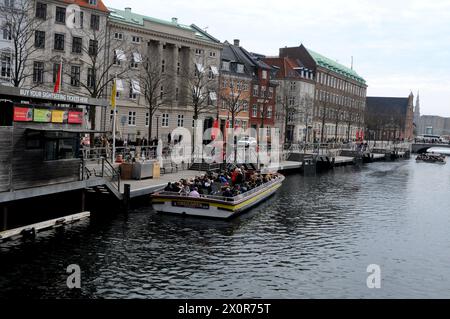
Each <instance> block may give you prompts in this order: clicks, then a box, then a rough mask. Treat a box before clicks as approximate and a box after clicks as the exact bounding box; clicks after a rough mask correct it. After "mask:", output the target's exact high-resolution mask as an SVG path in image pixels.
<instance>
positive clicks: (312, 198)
mask: <svg viewBox="0 0 450 319" xmlns="http://www.w3.org/2000/svg"><path fill="white" fill-rule="evenodd" d="M449 191H450V165H447V166H437V165H436V166H434V165H428V164H416V163H415V162H414V161H404V162H395V163H377V164H371V165H369V166H365V167H363V168H357V167H351V168H344V169H337V170H335V171H334V172H330V173H326V174H323V175H320V176H317V177H314V178H305V177H301V176H290V177H288V179H287V180H286V182H285V184H284V185H283V187H282V189H280V191H279V192H278V193H277V194H276V195H275V196H274V197H273V198H272V199H270V200H269V201H267V202H265V203H263V204H262V205H260V206H258V207H257V208H256V209H254V210H253V211H251V212H249V213H248V214H246V215H243V216H241V217H239V218H237V219H235V220H232V221H230V222H224V221H211V220H200V219H190V218H187V219H183V218H179V217H173V216H163V215H157V214H155V213H154V212H152V211H151V209H149V208H142V209H139V210H137V211H136V212H134V213H132V214H130V215H129V216H128V217H125V216H117V217H115V218H113V219H110V220H106V221H105V220H102V221H96V220H93V221H90V222H85V223H83V224H79V225H77V226H74V227H71V228H68V229H67V230H65V231H64V232H59V233H49V234H48V235H46V236H45V237H39V238H38V239H37V240H36V241H35V242H24V243H20V242H19V243H9V244H6V245H5V244H3V245H1V246H0V256H1V260H2V262H1V264H0V274H1V275H0V288H1V292H0V297H12V296H29V297H33V298H241V297H245V298H259V297H261V298H308V297H312V298H373V297H375V298H381V297H394V298H416V297H426V298H427V297H434V298H449V297H450V293H449V287H450V271H449V268H448V265H449V262H450V232H449V230H450V209H449V207H450V196H449V195H450V192H449ZM70 264H79V265H80V266H81V269H82V289H81V291H79V292H73V291H69V290H68V289H67V288H65V282H66V278H67V274H66V273H65V268H66V267H67V266H68V265H70ZM369 264H379V265H380V266H381V267H382V277H383V283H382V285H383V286H382V289H381V290H376V291H374V290H369V289H367V286H366V278H367V275H368V274H367V273H366V268H367V266H368V265H369Z"/></svg>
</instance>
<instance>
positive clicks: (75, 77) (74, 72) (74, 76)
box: [70, 65, 81, 86]
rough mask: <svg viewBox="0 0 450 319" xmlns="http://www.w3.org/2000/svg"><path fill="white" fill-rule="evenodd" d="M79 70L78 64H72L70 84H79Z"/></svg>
mask: <svg viewBox="0 0 450 319" xmlns="http://www.w3.org/2000/svg"><path fill="white" fill-rule="evenodd" d="M80 72H81V68H80V67H79V66H78V65H72V68H71V71H70V85H72V86H80Z"/></svg>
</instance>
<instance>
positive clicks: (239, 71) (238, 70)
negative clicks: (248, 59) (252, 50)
mask: <svg viewBox="0 0 450 319" xmlns="http://www.w3.org/2000/svg"><path fill="white" fill-rule="evenodd" d="M236 68H237V69H236V72H237V73H244V65H243V64H238V65H237V67H236Z"/></svg>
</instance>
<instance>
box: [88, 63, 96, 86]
mask: <svg viewBox="0 0 450 319" xmlns="http://www.w3.org/2000/svg"><path fill="white" fill-rule="evenodd" d="M87 87H89V88H94V87H95V69H94V68H88V71H87Z"/></svg>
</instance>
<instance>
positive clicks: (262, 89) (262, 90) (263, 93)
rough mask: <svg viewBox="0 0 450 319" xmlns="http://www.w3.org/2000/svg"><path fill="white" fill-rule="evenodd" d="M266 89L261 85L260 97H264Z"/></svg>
mask: <svg viewBox="0 0 450 319" xmlns="http://www.w3.org/2000/svg"><path fill="white" fill-rule="evenodd" d="M266 90H267V88H266V87H265V86H261V97H262V98H265V97H266Z"/></svg>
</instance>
